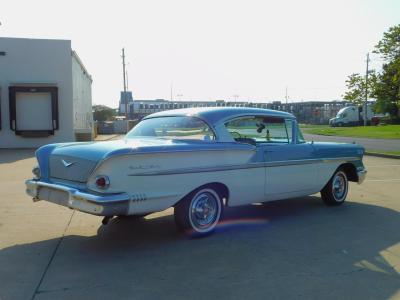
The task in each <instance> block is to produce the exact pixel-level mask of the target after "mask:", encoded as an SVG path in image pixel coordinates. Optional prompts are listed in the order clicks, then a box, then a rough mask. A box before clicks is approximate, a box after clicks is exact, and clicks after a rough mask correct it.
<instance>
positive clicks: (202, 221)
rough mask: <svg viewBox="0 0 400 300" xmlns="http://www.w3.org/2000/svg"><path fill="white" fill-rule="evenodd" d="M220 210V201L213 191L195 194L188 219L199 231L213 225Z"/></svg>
mask: <svg viewBox="0 0 400 300" xmlns="http://www.w3.org/2000/svg"><path fill="white" fill-rule="evenodd" d="M220 210H221V209H220V202H219V200H218V199H217V197H216V196H215V195H214V194H213V193H211V192H202V193H199V194H197V195H196V196H195V198H194V199H193V200H192V203H191V206H190V220H191V223H192V225H193V227H195V228H196V229H199V230H200V231H204V230H207V229H209V228H211V227H213V225H214V224H215V223H216V221H218V220H217V218H218V215H219V213H220Z"/></svg>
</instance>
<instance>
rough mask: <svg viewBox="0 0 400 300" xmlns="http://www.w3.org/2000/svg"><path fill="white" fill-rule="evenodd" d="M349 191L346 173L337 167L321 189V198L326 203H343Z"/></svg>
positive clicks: (334, 204) (330, 204)
mask: <svg viewBox="0 0 400 300" xmlns="http://www.w3.org/2000/svg"><path fill="white" fill-rule="evenodd" d="M348 191H349V181H348V179H347V176H346V173H345V172H344V171H343V170H342V169H338V170H337V171H336V172H335V174H334V175H333V176H332V178H331V179H330V180H329V182H328V183H327V184H326V185H325V187H324V188H323V189H322V191H321V196H322V200H323V201H324V202H325V204H326V205H329V206H337V205H341V204H343V202H344V201H345V200H346V197H347V193H348Z"/></svg>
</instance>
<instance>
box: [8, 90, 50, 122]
mask: <svg viewBox="0 0 400 300" xmlns="http://www.w3.org/2000/svg"><path fill="white" fill-rule="evenodd" d="M15 102H16V103H15V105H16V117H17V120H18V122H17V128H16V129H17V130H49V129H52V128H53V124H52V122H53V119H52V112H51V94H50V93H16V96H15Z"/></svg>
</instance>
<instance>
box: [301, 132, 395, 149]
mask: <svg viewBox="0 0 400 300" xmlns="http://www.w3.org/2000/svg"><path fill="white" fill-rule="evenodd" d="M303 135H304V138H305V139H306V140H307V141H315V142H336V143H353V142H355V143H356V144H360V145H363V146H364V147H365V149H367V150H381V151H400V139H368V138H356V137H345V136H331V135H329V136H328V135H317V134H307V133H304V134H303Z"/></svg>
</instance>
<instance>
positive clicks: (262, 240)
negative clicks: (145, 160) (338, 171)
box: [0, 150, 400, 300]
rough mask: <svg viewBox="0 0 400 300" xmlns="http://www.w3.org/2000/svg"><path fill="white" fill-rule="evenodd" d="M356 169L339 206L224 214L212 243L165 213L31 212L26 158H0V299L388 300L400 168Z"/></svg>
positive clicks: (44, 206)
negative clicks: (182, 229) (357, 177)
mask: <svg viewBox="0 0 400 300" xmlns="http://www.w3.org/2000/svg"><path fill="white" fill-rule="evenodd" d="M365 164H366V166H367V168H368V171H369V173H368V177H367V180H366V181H365V182H364V183H363V184H362V185H357V184H353V183H352V184H351V186H350V192H349V195H348V201H347V203H345V204H344V205H342V206H340V207H326V206H324V205H323V203H322V201H321V199H320V197H319V195H313V196H309V197H303V198H297V199H289V200H283V201H277V202H271V203H267V204H263V205H247V206H243V207H236V208H228V209H226V213H225V220H224V222H222V223H221V224H220V225H219V227H218V228H217V231H216V232H215V234H213V235H211V236H209V237H206V238H202V239H188V238H185V237H184V236H182V235H180V234H179V233H177V231H176V229H175V225H174V219H173V215H172V213H173V211H172V209H169V210H167V211H164V212H161V213H155V214H152V215H149V216H147V217H146V218H144V219H141V220H134V219H130V218H115V219H113V220H111V222H110V223H109V224H108V225H107V226H103V225H101V218H100V217H95V216H91V215H88V214H84V213H80V212H74V211H72V210H69V209H68V208H64V207H60V206H57V205H54V204H51V203H48V202H44V201H40V202H37V203H33V202H32V200H31V199H30V198H29V197H28V196H26V195H25V186H24V180H25V179H27V178H29V177H31V168H32V167H33V166H34V165H35V159H34V158H33V151H30V150H12V151H8V150H0V195H1V198H0V199H1V200H0V299H2V300H7V299H37V300H39V299H41V300H42V299H400V234H399V228H400V198H399V194H400V163H399V161H398V160H392V159H384V158H376V157H366V158H365ZM282 180H284V178H282Z"/></svg>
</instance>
